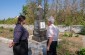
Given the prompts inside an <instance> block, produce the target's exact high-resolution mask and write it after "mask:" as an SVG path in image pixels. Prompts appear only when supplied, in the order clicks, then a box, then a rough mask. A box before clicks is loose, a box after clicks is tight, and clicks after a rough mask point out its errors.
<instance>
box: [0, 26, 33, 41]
mask: <svg viewBox="0 0 85 55" xmlns="http://www.w3.org/2000/svg"><path fill="white" fill-rule="evenodd" d="M13 32H14V29H13V28H2V27H0V36H1V37H5V38H9V39H13ZM28 32H29V35H32V33H33V32H32V30H30V29H29V30H28Z"/></svg>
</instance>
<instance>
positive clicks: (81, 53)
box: [77, 48, 85, 55]
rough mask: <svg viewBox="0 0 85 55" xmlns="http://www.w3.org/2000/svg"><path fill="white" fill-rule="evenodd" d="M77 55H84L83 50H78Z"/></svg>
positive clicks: (84, 49) (84, 51)
mask: <svg viewBox="0 0 85 55" xmlns="http://www.w3.org/2000/svg"><path fill="white" fill-rule="evenodd" d="M77 54H78V55H85V48H82V49H80V51H78V52H77Z"/></svg>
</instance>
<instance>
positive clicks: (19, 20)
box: [17, 15, 26, 24]
mask: <svg viewBox="0 0 85 55" xmlns="http://www.w3.org/2000/svg"><path fill="white" fill-rule="evenodd" d="M25 19H26V17H25V16H23V15H20V16H19V17H18V20H17V24H21V22H22V21H23V20H25Z"/></svg>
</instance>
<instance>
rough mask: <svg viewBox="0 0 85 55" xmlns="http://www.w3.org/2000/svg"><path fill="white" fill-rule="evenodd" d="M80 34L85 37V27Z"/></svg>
mask: <svg viewBox="0 0 85 55" xmlns="http://www.w3.org/2000/svg"><path fill="white" fill-rule="evenodd" d="M79 34H81V35H85V26H83V28H82V29H81V32H80V33H79Z"/></svg>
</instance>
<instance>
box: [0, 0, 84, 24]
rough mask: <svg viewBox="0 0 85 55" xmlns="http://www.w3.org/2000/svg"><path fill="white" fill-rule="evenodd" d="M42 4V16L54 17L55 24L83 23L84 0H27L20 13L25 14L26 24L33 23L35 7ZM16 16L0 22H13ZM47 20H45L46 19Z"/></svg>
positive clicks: (45, 17)
mask: <svg viewBox="0 0 85 55" xmlns="http://www.w3.org/2000/svg"><path fill="white" fill-rule="evenodd" d="M39 4H42V7H43V11H44V13H43V18H44V19H45V20H47V19H48V18H49V17H50V16H51V15H52V16H54V17H55V24H58V25H61V24H64V25H85V0H51V2H49V0H27V3H26V5H24V6H23V7H22V8H23V9H22V12H21V13H20V14H22V15H25V16H26V18H27V19H26V22H27V24H33V23H34V20H35V19H36V18H37V16H36V15H37V7H38V5H39ZM16 20H17V19H16V18H12V19H11V18H8V19H7V20H5V21H4V20H1V21H0V23H6V24H14V23H16ZM46 22H47V21H46Z"/></svg>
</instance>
